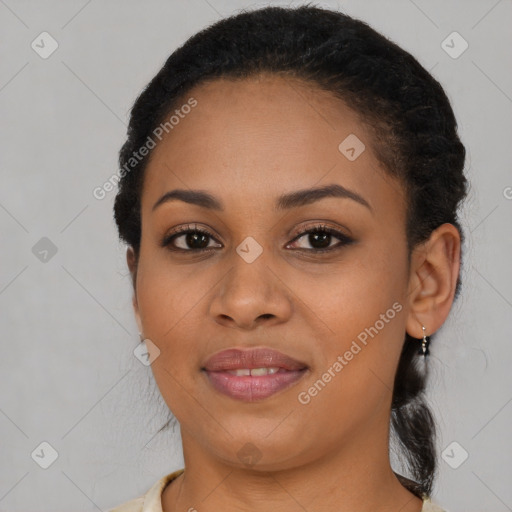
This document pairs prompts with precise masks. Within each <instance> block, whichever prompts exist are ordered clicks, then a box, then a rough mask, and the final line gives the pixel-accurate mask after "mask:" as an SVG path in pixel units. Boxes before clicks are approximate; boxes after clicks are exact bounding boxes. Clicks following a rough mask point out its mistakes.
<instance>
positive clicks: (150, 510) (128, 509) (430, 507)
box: [108, 469, 447, 512]
mask: <svg viewBox="0 0 512 512" xmlns="http://www.w3.org/2000/svg"><path fill="white" fill-rule="evenodd" d="M183 471H184V470H183V469H179V470H178V471H174V472H173V473H169V474H168V475H165V476H164V477H163V478H161V479H160V480H158V481H157V482H156V483H155V484H154V485H153V487H151V489H149V491H148V492H147V493H146V494H144V495H143V496H139V497H138V498H135V499H133V500H130V501H127V502H126V503H123V504H122V505H119V506H117V507H115V508H113V509H110V510H109V511H108V512H163V511H162V492H163V490H164V489H165V487H166V486H167V485H169V484H170V483H171V482H172V481H173V480H174V479H175V478H177V477H178V476H180V475H181V474H182V473H183ZM421 512H447V511H445V510H443V509H442V508H440V507H438V506H437V505H435V504H434V503H432V501H431V500H430V498H428V497H424V498H423V507H422V509H421Z"/></svg>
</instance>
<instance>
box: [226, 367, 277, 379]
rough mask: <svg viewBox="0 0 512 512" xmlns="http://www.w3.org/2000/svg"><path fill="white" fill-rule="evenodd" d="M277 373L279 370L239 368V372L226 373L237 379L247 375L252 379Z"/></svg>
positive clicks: (230, 371) (274, 368)
mask: <svg viewBox="0 0 512 512" xmlns="http://www.w3.org/2000/svg"><path fill="white" fill-rule="evenodd" d="M278 371H279V368H277V367H273V368H252V369H249V368H241V369H239V370H228V373H230V374H231V375H236V376H237V377H244V376H248V375H252V376H254V377H258V376H261V375H273V374H274V373H277V372H278Z"/></svg>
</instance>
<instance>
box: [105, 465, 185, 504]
mask: <svg viewBox="0 0 512 512" xmlns="http://www.w3.org/2000/svg"><path fill="white" fill-rule="evenodd" d="M183 471H184V470H183V469H178V470H177V471H174V472H172V473H169V474H168V475H165V476H164V477H162V478H160V480H157V481H156V482H155V483H154V484H153V486H152V487H151V488H150V489H149V490H148V491H147V492H146V493H145V494H143V495H142V496H139V497H137V498H134V499H132V500H130V501H126V502H124V503H122V504H121V505H118V506H117V507H114V508H112V509H109V510H108V512H162V492H163V490H164V489H165V487H166V486H167V485H169V484H170V483H171V482H172V481H173V480H174V479H175V478H177V477H178V476H180V475H181V474H182V473H183Z"/></svg>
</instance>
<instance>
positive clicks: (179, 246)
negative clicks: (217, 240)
mask: <svg viewBox="0 0 512 512" xmlns="http://www.w3.org/2000/svg"><path fill="white" fill-rule="evenodd" d="M180 239H181V240H180ZM208 239H212V240H213V239H214V238H213V236H212V235H211V233H210V232H209V231H206V230H205V229H201V228H198V227H196V226H195V225H194V226H191V225H188V226H186V227H185V228H181V229H179V230H178V231H174V232H172V233H171V234H169V235H166V236H165V237H164V239H163V240H162V242H161V246H162V247H169V250H171V251H177V252H178V251H182V252H202V251H211V250H212V247H208ZM217 247H219V246H217Z"/></svg>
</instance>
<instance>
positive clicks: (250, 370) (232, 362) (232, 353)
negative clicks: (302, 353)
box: [202, 348, 308, 402]
mask: <svg viewBox="0 0 512 512" xmlns="http://www.w3.org/2000/svg"><path fill="white" fill-rule="evenodd" d="M202 370H203V372H204V373H205V374H206V376H207V379H208V383H209V384H210V385H211V386H212V387H213V388H214V389H215V390H216V391H218V392H220V393H222V394H223V395H227V396H229V397H230V398H234V399H236V400H242V401H245V402H254V401H256V400H263V399H265V398H268V397H270V396H272V395H274V394H275V393H277V392H278V391H281V390H283V389H286V388H289V387H290V386H292V385H293V384H295V383H297V382H298V381H299V380H300V379H302V378H303V377H304V375H305V374H306V372H307V370H308V366H307V365H306V364H305V363H302V362H301V361H297V360H296V359H293V358H292V357H290V356H287V355H285V354H282V353H281V352H278V351H276V350H272V349H269V348H258V349H251V350H240V349H229V350H224V351H222V352H219V353H218V354H215V355H213V356H212V357H210V359H208V361H206V363H205V365H204V367H203V368H202Z"/></svg>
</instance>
